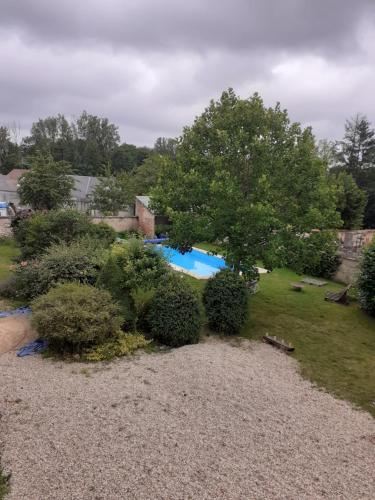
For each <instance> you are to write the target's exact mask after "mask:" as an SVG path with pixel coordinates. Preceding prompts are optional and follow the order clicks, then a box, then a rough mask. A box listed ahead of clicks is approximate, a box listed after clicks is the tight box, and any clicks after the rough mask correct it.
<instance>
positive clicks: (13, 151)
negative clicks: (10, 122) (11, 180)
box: [0, 126, 23, 174]
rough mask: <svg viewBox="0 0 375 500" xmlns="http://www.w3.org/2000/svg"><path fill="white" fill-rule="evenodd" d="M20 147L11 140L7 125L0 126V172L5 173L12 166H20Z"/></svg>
mask: <svg viewBox="0 0 375 500" xmlns="http://www.w3.org/2000/svg"><path fill="white" fill-rule="evenodd" d="M22 166H23V165H22V154H21V149H20V147H19V145H18V144H17V142H16V141H15V140H12V137H11V131H10V129H9V127H6V126H1V127H0V174H7V173H8V172H10V171H11V170H12V169H13V168H19V167H22Z"/></svg>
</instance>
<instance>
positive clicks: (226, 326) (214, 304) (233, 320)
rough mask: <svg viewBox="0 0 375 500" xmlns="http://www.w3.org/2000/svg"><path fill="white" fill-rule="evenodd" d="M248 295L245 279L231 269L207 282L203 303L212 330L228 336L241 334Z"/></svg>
mask: <svg viewBox="0 0 375 500" xmlns="http://www.w3.org/2000/svg"><path fill="white" fill-rule="evenodd" d="M247 298H248V293H247V289H246V283H245V281H244V279H243V278H242V277H241V276H239V275H238V273H235V272H233V271H231V270H229V269H223V270H221V271H219V272H218V273H217V274H215V276H213V277H212V278H210V279H209V280H208V281H207V284H206V286H205V289H204V292H203V303H204V306H205V309H206V315H207V318H208V323H209V326H210V328H212V329H213V330H215V331H217V332H221V333H224V334H226V335H234V334H236V333H239V331H240V330H241V328H242V327H243V325H244V323H245V321H246V317H247V313H248V304H247Z"/></svg>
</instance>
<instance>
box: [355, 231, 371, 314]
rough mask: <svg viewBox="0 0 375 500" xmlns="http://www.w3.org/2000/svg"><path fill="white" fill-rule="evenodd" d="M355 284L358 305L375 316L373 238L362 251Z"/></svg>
mask: <svg viewBox="0 0 375 500" xmlns="http://www.w3.org/2000/svg"><path fill="white" fill-rule="evenodd" d="M357 285H358V300H359V303H360V306H361V307H362V309H364V310H365V311H366V312H368V313H369V314H371V315H372V316H375V240H374V241H373V242H372V244H371V245H370V246H369V247H368V248H366V249H365V250H364V252H363V258H362V262H361V268H360V274H359V278H358V284H357Z"/></svg>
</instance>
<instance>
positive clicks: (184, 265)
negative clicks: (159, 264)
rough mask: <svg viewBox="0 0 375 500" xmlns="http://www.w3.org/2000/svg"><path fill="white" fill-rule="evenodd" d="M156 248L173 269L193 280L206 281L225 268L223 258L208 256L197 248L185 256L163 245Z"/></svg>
mask: <svg viewBox="0 0 375 500" xmlns="http://www.w3.org/2000/svg"><path fill="white" fill-rule="evenodd" d="M158 248H160V250H161V252H162V253H163V255H164V257H165V258H166V260H167V261H168V262H169V264H170V265H171V267H173V269H175V270H176V271H181V272H183V273H186V274H190V276H193V277H194V278H198V279H207V278H210V277H211V276H213V275H214V274H215V273H217V272H218V271H219V270H220V269H223V268H225V267H227V266H226V264H225V261H224V259H223V258H221V257H218V256H217V255H209V254H208V253H206V252H203V251H202V250H198V249H197V248H193V250H192V251H191V252H189V253H185V254H182V253H180V252H179V251H178V250H175V249H174V248H171V247H167V246H163V245H158Z"/></svg>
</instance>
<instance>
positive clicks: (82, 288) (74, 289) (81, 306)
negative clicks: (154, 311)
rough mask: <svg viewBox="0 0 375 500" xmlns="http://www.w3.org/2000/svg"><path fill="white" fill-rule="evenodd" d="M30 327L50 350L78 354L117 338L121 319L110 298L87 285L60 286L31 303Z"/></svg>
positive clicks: (66, 284)
mask: <svg viewBox="0 0 375 500" xmlns="http://www.w3.org/2000/svg"><path fill="white" fill-rule="evenodd" d="M32 310H33V314H32V319H31V322H32V325H33V327H34V328H35V330H36V331H37V332H38V334H39V335H40V337H41V338H43V339H46V340H48V343H49V347H50V348H51V349H52V350H54V351H56V352H60V353H64V352H69V353H81V352H82V350H83V349H84V348H89V347H91V346H93V345H98V344H101V343H104V342H106V341H108V340H111V339H114V338H116V337H117V336H118V335H119V332H120V326H121V323H122V318H121V316H120V310H119V307H118V306H117V305H116V304H114V303H113V301H112V297H111V295H110V294H109V293H108V292H107V291H105V290H99V289H97V288H94V287H92V286H89V285H82V284H78V283H65V284H59V285H57V286H56V287H55V288H52V289H51V290H50V291H49V292H48V293H47V294H45V295H42V296H41V297H39V298H37V299H36V300H35V301H34V302H33V303H32Z"/></svg>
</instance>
